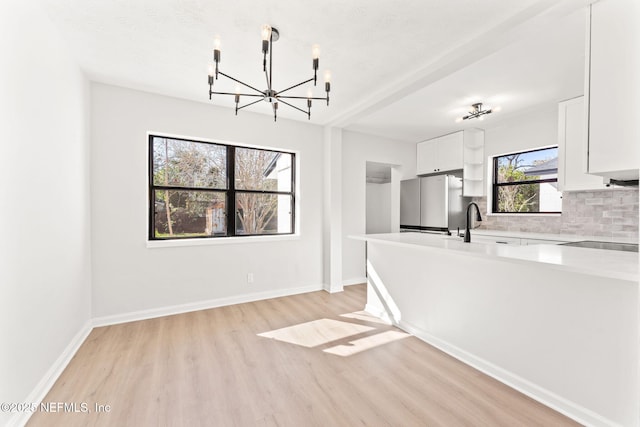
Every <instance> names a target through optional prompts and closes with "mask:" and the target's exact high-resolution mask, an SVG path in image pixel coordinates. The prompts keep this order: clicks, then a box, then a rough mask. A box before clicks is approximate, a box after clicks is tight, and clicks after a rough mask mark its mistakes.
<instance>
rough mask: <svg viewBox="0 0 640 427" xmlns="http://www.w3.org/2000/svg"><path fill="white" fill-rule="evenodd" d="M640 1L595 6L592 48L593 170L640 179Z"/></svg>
mask: <svg viewBox="0 0 640 427" xmlns="http://www.w3.org/2000/svg"><path fill="white" fill-rule="evenodd" d="M638 16H640V1H638V0H606V1H599V2H597V3H594V4H592V5H591V25H590V38H587V40H589V39H590V43H587V44H588V45H589V44H590V48H589V47H588V49H587V57H588V61H587V73H588V74H590V75H589V76H588V79H587V82H588V84H587V90H586V92H587V93H588V96H589V134H588V143H589V173H594V174H599V175H603V176H610V177H613V178H618V179H638V166H639V164H640V160H639V159H640V143H638V141H640V120H638V108H637V104H638V99H640V78H638V76H640V46H639V43H638V40H640V25H638V22H637V17H638Z"/></svg>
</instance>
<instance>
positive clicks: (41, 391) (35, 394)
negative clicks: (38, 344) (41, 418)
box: [7, 320, 93, 427]
mask: <svg viewBox="0 0 640 427" xmlns="http://www.w3.org/2000/svg"><path fill="white" fill-rule="evenodd" d="M92 330H93V327H92V323H91V320H88V321H87V322H86V323H85V324H84V326H83V327H82V328H81V329H80V331H78V333H77V334H76V335H75V336H74V337H73V338H72V339H71V342H70V343H69V345H67V346H66V347H65V349H64V350H63V351H62V353H61V354H60V356H58V358H57V359H56V361H55V362H53V364H52V365H51V367H50V368H49V370H48V371H47V372H46V373H45V374H44V376H43V377H42V378H41V379H40V382H38V384H36V386H35V387H34V388H33V390H32V391H31V393H29V396H27V398H26V399H25V400H24V401H23V402H27V403H40V402H42V401H43V400H44V398H45V397H46V396H47V393H49V390H51V387H53V384H55V382H56V381H57V380H58V378H59V377H60V375H61V374H62V372H63V371H64V370H65V369H66V367H67V365H69V362H71V359H73V356H75V354H76V353H77V351H78V349H79V348H80V346H81V345H82V343H83V342H84V341H85V340H86V339H87V337H88V336H89V334H90V333H91V331H92ZM32 414H33V413H32V412H28V411H25V412H17V413H15V414H13V416H12V417H11V418H9V423H8V424H7V426H16V427H17V426H24V425H25V424H26V423H27V422H28V421H29V418H30V417H31V415H32Z"/></svg>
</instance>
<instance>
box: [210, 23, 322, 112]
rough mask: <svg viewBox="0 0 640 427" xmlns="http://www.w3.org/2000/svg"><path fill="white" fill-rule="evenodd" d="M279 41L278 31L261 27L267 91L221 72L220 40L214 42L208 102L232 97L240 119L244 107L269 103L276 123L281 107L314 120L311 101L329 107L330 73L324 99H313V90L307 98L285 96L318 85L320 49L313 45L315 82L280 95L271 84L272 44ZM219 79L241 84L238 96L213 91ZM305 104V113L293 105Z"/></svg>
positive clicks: (263, 66)
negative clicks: (281, 105)
mask: <svg viewBox="0 0 640 427" xmlns="http://www.w3.org/2000/svg"><path fill="white" fill-rule="evenodd" d="M279 38H280V32H279V31H278V29H277V28H275V27H271V26H269V25H264V26H263V27H262V71H263V72H264V74H265V77H266V89H264V90H260V89H258V88H256V87H254V86H252V85H250V84H247V83H245V82H243V81H240V80H238V79H236V78H234V77H231V76H230V75H228V74H225V73H223V72H222V71H220V38H218V37H216V38H215V39H214V49H213V63H211V64H210V65H209V79H208V82H209V99H212V97H213V95H231V96H233V97H234V98H235V103H236V115H238V110H241V109H243V108H245V107H249V106H251V105H254V104H257V103H258V102H260V101H264V102H268V103H270V104H271V108H272V109H273V120H274V121H276V120H277V119H278V105H279V104H280V103H282V104H284V105H287V106H289V107H291V108H294V109H296V110H298V111H300V112H302V113H304V114H306V115H307V117H308V118H309V120H310V119H311V105H312V100H319V101H326V102H327V105H329V92H330V91H331V73H330V72H329V71H328V70H327V71H325V73H324V90H325V93H326V96H325V97H314V96H313V94H312V93H311V89H309V91H308V92H307V96H293V95H283V94H284V93H285V92H288V91H289V90H291V89H295V88H297V87H300V86H302V85H305V84H307V83H311V82H313V85H314V86H316V84H317V81H318V67H319V64H320V47H319V46H318V45H313V47H312V57H313V62H312V69H313V77H312V78H310V79H308V80H304V81H302V82H300V83H296V84H294V85H292V86H289V87H288V88H285V89H282V90H279V91H278V90H275V89H274V88H273V86H272V84H271V82H272V80H273V43H274V42H276V41H278V39H279ZM219 75H221V76H223V77H226V78H227V79H230V80H233V81H234V82H236V83H238V86H236V92H235V93H231V92H217V91H214V90H213V87H214V82H215V80H218V76H219ZM241 86H243V87H244V88H245V90H246V89H248V91H246V92H242V89H241ZM243 98H247V99H249V101H248V102H247V103H245V104H244V105H240V101H241V100H243ZM303 100H306V110H305V109H303V108H300V107H297V106H295V105H293V104H292V103H293V102H300V101H303Z"/></svg>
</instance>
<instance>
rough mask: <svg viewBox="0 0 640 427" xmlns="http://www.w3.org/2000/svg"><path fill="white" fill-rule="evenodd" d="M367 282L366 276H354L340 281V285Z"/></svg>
mask: <svg viewBox="0 0 640 427" xmlns="http://www.w3.org/2000/svg"><path fill="white" fill-rule="evenodd" d="M363 283H367V278H366V277H354V278H353V279H347V280H343V281H342V286H351V285H361V284H363Z"/></svg>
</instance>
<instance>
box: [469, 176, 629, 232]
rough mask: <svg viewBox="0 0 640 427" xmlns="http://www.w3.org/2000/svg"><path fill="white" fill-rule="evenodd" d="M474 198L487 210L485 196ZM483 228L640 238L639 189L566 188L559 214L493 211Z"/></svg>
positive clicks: (483, 223)
mask: <svg viewBox="0 0 640 427" xmlns="http://www.w3.org/2000/svg"><path fill="white" fill-rule="evenodd" d="M474 201H475V202H476V203H478V205H480V208H481V211H483V212H487V198H486V197H478V198H474ZM480 228H483V229H490V230H503V231H524V232H527V231H528V232H537V233H552V234H581V235H587V236H588V235H593V236H601V237H616V238H636V239H637V238H638V189H637V188H613V189H607V190H598V191H566V192H564V193H563V196H562V214H561V215H560V216H549V215H541V216H535V217H533V216H518V215H505V216H501V215H496V216H494V215H492V216H488V217H486V218H483V221H482V223H481V226H480Z"/></svg>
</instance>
